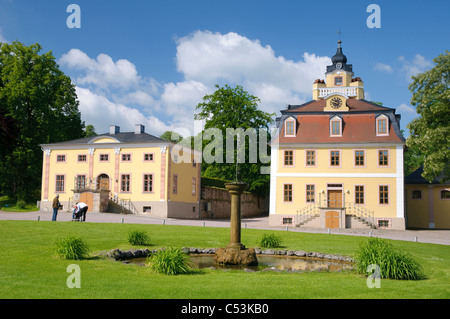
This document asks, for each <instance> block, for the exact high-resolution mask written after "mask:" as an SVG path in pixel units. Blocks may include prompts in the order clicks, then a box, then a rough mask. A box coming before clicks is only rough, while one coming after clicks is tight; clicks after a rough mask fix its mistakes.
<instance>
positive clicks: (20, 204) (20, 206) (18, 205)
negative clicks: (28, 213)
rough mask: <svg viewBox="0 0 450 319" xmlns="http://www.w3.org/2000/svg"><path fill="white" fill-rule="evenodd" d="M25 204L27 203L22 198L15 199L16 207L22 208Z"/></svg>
mask: <svg viewBox="0 0 450 319" xmlns="http://www.w3.org/2000/svg"><path fill="white" fill-rule="evenodd" d="M25 206H27V203H26V202H25V201H24V200H22V199H19V200H18V201H17V203H16V207H17V208H18V209H24V208H25Z"/></svg>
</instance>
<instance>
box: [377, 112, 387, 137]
mask: <svg viewBox="0 0 450 319" xmlns="http://www.w3.org/2000/svg"><path fill="white" fill-rule="evenodd" d="M376 121H377V125H376V126H377V136H387V135H389V118H388V117H387V116H386V115H384V114H382V115H380V116H378V117H377V118H376Z"/></svg>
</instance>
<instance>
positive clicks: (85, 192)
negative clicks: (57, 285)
mask: <svg viewBox="0 0 450 319" xmlns="http://www.w3.org/2000/svg"><path fill="white" fill-rule="evenodd" d="M41 148H42V150H43V156H44V159H43V170H42V190H41V191H42V198H41V209H44V210H45V209H51V205H52V200H53V198H54V197H55V196H56V195H57V194H59V199H60V202H61V203H62V204H63V206H64V209H70V207H71V206H72V205H73V203H75V202H77V201H84V202H86V203H87V204H88V206H89V210H88V211H91V212H101V211H106V210H109V211H111V210H112V211H119V212H128V213H134V214H145V215H147V216H154V217H173V218H198V216H199V209H200V207H199V205H200V204H199V203H200V167H201V165H200V163H198V164H197V163H196V162H197V159H196V160H194V157H196V155H195V153H194V151H193V150H191V149H190V148H180V147H179V145H175V144H173V143H171V142H168V141H166V140H163V139H160V138H158V137H155V136H153V135H150V134H147V133H145V127H144V126H143V125H140V124H137V125H135V130H134V132H120V128H119V127H118V126H115V125H112V126H110V131H109V133H107V134H101V135H97V136H94V137H87V138H82V139H77V140H72V141H67V142H61V143H55V144H43V145H41ZM183 152H184V153H183ZM196 158H198V157H196Z"/></svg>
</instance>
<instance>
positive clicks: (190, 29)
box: [0, 0, 450, 135]
mask: <svg viewBox="0 0 450 319" xmlns="http://www.w3.org/2000/svg"><path fill="white" fill-rule="evenodd" d="M72 3H74V4H77V5H79V7H80V9H81V15H80V17H81V28H68V26H67V24H66V20H67V18H68V17H69V16H70V14H71V13H70V12H69V13H68V12H66V9H67V7H68V5H69V4H72ZM371 3H374V4H378V5H379V7H380V9H381V11H380V12H381V15H380V17H381V28H369V27H368V26H367V23H366V20H367V18H368V17H369V16H370V14H371V12H366V10H367V7H368V5H369V4H371ZM448 12H450V2H449V1H446V0H429V1H377V0H371V1H362V0H354V1H350V0H342V1H329V0H322V1H299V0H297V1H287V0H286V1H283V0H279V1H264V0H259V1H253V0H239V1H235V0H229V1H214V0H209V1H203V0H192V1H186V0H185V1H176V0H172V1H151V0H150V1H143V0H135V1H123V0H122V1H113V0H109V1H106V0H102V1H100V0H90V1H84V0H71V1H62V0H46V1H32V0H0V41H3V42H12V41H15V40H18V41H20V42H23V43H25V44H26V45H30V44H32V43H35V42H38V43H40V44H41V45H42V46H43V52H47V51H50V50H51V51H52V52H53V55H54V56H55V58H56V59H57V61H58V63H59V65H60V67H61V69H62V70H63V71H64V72H65V73H66V74H67V75H69V76H70V77H71V78H72V81H73V82H74V83H75V84H76V87H77V95H78V98H79V101H80V111H81V113H82V118H83V120H84V121H85V122H86V124H93V125H94V126H95V128H96V131H97V132H98V133H103V132H106V131H108V126H109V125H112V124H116V125H119V126H121V130H122V131H130V130H132V129H133V125H134V124H138V123H141V124H144V125H145V126H146V131H147V132H149V133H152V134H155V135H159V134H161V133H162V132H163V131H165V130H167V129H175V128H186V129H187V130H188V131H189V132H190V133H193V131H192V128H193V123H194V121H193V114H194V113H195V106H196V105H197V104H198V103H199V102H201V99H202V97H203V96H204V95H205V94H211V93H212V92H213V91H214V85H215V84H221V85H223V84H226V83H227V84H230V85H232V86H235V85H242V86H243V87H244V89H245V90H247V91H249V92H250V93H251V94H254V95H256V96H258V97H259V98H260V99H261V104H260V107H261V108H262V109H264V110H265V111H269V112H276V113H277V115H278V114H279V110H281V109H284V108H285V107H286V105H287V104H299V103H304V102H307V101H309V100H311V98H312V83H313V82H314V80H315V79H317V78H324V73H325V67H326V65H329V64H330V58H331V57H332V56H333V55H334V54H335V52H336V47H337V40H338V34H337V30H341V40H342V47H343V52H344V54H345V55H346V56H347V58H348V63H351V64H353V71H354V73H355V76H359V77H361V78H362V80H363V81H364V86H365V90H366V99H368V100H372V101H381V102H383V104H384V105H385V106H388V107H392V108H397V109H398V110H397V112H398V113H400V114H402V122H401V124H402V125H401V126H402V128H404V129H405V127H406V124H407V123H408V122H409V121H411V120H412V119H413V118H414V117H415V116H417V115H416V114H415V112H414V109H413V108H412V107H411V105H410V99H411V93H410V92H409V90H408V85H409V83H410V82H411V80H410V76H411V75H414V74H417V73H418V72H423V71H425V70H427V69H430V68H432V67H433V62H432V59H433V58H435V57H436V56H438V55H439V54H441V53H443V52H445V50H446V49H447V50H448V49H450V48H449V42H450V41H449V40H450V36H449V34H450V24H449V23H448V17H447V14H448ZM185 135H186V133H185Z"/></svg>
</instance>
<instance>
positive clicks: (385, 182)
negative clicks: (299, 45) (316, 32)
mask: <svg viewBox="0 0 450 319" xmlns="http://www.w3.org/2000/svg"><path fill="white" fill-rule="evenodd" d="M332 63H333V64H332V65H330V66H328V67H327V70H326V73H325V77H326V80H316V81H315V83H314V84H313V100H312V101H310V102H307V103H305V104H302V105H289V106H288V108H287V109H285V110H282V111H281V117H279V118H277V121H276V123H277V136H276V137H275V138H274V139H273V140H272V142H271V147H272V151H271V152H272V153H271V154H272V155H271V174H270V183H271V184H270V215H269V222H270V224H271V225H293V226H294V225H295V226H301V227H320V228H325V227H326V228H374V227H376V228H389V229H405V227H406V223H405V205H404V196H405V194H404V173H403V150H404V145H405V139H404V137H403V136H402V134H401V132H400V123H399V122H400V115H398V114H395V109H393V108H388V107H384V106H381V105H378V104H375V103H371V102H369V101H366V100H364V85H363V81H362V80H361V78H359V77H354V74H353V70H352V65H351V64H347V57H346V56H345V55H344V54H343V53H342V48H341V41H339V42H338V49H337V52H336V54H335V55H334V56H333V57H332Z"/></svg>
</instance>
